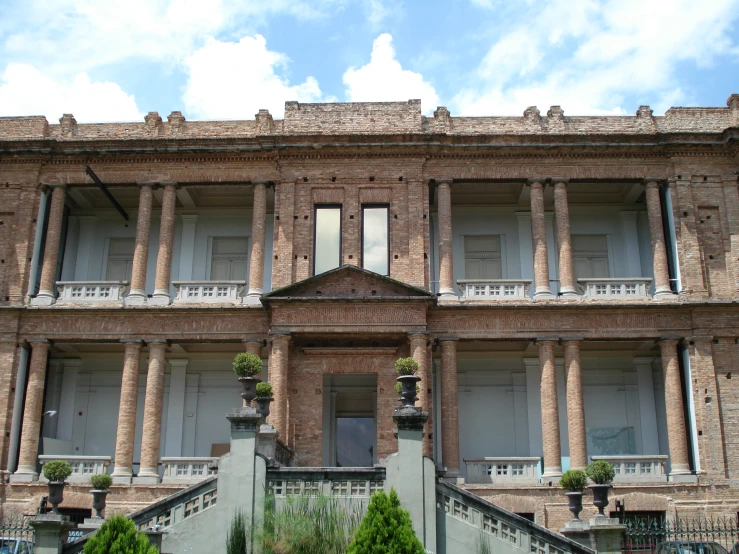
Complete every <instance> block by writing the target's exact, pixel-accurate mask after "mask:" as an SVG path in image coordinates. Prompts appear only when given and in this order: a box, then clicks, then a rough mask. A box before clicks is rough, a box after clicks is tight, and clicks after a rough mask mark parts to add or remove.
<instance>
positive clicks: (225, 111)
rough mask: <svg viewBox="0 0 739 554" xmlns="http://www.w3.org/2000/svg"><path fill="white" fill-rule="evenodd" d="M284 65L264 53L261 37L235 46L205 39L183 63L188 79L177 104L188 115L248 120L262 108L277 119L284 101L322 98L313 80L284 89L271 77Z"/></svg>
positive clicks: (283, 80) (279, 78)
mask: <svg viewBox="0 0 739 554" xmlns="http://www.w3.org/2000/svg"><path fill="white" fill-rule="evenodd" d="M288 61H289V60H288V58H287V56H285V55H284V54H281V53H279V52H273V51H271V50H268V49H267V41H266V40H265V39H264V37H263V36H261V35H256V36H254V37H244V38H242V39H241V40H240V41H239V42H221V41H218V40H214V39H210V40H208V41H207V42H206V43H205V45H204V46H203V47H202V48H200V49H199V50H197V51H196V52H195V53H194V54H192V55H191V56H190V57H189V58H188V59H187V60H186V61H185V65H186V69H187V73H188V81H187V85H186V87H185V92H184V94H183V100H184V102H185V108H186V109H187V115H188V117H191V118H198V119H242V118H243V119H246V118H248V119H253V118H254V114H255V113H257V111H258V110H259V109H262V108H266V109H268V110H269V111H270V113H271V114H272V116H273V117H276V118H277V117H279V118H281V117H282V116H283V114H284V111H285V101H286V100H297V101H299V102H319V101H321V100H324V98H323V94H322V93H321V89H320V87H319V86H318V81H316V79H315V78H313V77H308V78H307V79H306V80H305V81H304V82H303V83H300V84H297V85H290V84H289V82H288V80H287V79H286V78H285V77H282V76H280V75H279V74H278V73H277V71H278V70H281V69H285V67H286V65H287V63H288Z"/></svg>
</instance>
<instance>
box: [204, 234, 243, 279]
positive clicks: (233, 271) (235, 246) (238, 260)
mask: <svg viewBox="0 0 739 554" xmlns="http://www.w3.org/2000/svg"><path fill="white" fill-rule="evenodd" d="M248 260H249V239H248V238H247V237H214V238H213V249H212V255H211V260H210V280H211V281H245V280H246V278H247V277H246V275H247V263H248Z"/></svg>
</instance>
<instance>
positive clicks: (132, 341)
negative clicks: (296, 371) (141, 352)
mask: <svg viewBox="0 0 739 554" xmlns="http://www.w3.org/2000/svg"><path fill="white" fill-rule="evenodd" d="M119 342H122V343H123V344H138V345H139V346H143V344H144V340H143V339H129V338H125V339H121V340H120V341H119Z"/></svg>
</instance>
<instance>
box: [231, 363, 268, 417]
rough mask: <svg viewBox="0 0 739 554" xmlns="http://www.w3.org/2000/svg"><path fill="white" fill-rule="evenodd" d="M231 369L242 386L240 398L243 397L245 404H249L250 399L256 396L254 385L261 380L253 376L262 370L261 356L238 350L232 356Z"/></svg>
mask: <svg viewBox="0 0 739 554" xmlns="http://www.w3.org/2000/svg"><path fill="white" fill-rule="evenodd" d="M233 370H234V373H235V374H236V375H238V376H239V383H241V386H242V387H244V392H242V393H241V398H243V399H244V401H245V402H246V405H247V406H249V405H250V404H251V401H252V400H254V397H256V395H257V394H256V388H255V387H256V385H257V383H261V382H262V380H261V379H259V378H257V377H255V375H259V374H260V373H261V372H262V358H260V357H259V356H257V355H256V354H250V353H248V352H239V353H238V354H236V356H235V357H234V361H233Z"/></svg>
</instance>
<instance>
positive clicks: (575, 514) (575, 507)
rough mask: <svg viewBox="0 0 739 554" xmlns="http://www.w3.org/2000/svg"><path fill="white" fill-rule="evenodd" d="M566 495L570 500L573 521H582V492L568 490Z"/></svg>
mask: <svg viewBox="0 0 739 554" xmlns="http://www.w3.org/2000/svg"><path fill="white" fill-rule="evenodd" d="M565 496H566V497H567V500H569V502H570V505H569V508H570V512H571V513H572V521H580V512H582V493H581V492H566V493H565Z"/></svg>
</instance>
